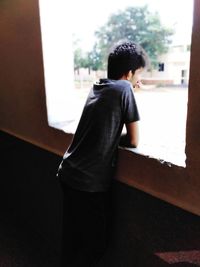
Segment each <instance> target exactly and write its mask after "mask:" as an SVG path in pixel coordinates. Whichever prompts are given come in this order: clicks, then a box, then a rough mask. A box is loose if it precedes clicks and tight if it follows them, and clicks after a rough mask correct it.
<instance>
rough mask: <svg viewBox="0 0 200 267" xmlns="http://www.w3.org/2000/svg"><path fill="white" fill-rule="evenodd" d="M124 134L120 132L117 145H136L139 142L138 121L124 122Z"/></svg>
mask: <svg viewBox="0 0 200 267" xmlns="http://www.w3.org/2000/svg"><path fill="white" fill-rule="evenodd" d="M125 126H126V134H122V135H121V138H120V142H119V145H120V146H125V147H133V148H135V147H137V146H138V142H139V127H138V121H135V122H130V123H127V124H125Z"/></svg>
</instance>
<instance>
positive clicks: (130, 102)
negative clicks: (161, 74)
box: [122, 86, 140, 123]
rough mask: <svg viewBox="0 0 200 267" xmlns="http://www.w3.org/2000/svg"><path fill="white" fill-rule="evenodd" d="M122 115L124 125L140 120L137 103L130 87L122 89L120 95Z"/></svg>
mask: <svg viewBox="0 0 200 267" xmlns="http://www.w3.org/2000/svg"><path fill="white" fill-rule="evenodd" d="M122 114H123V120H124V123H130V122H134V121H138V120H140V115H139V111H138V107H137V103H136V100H135V96H134V93H133V89H132V88H131V86H130V87H126V88H124V90H123V93H122Z"/></svg>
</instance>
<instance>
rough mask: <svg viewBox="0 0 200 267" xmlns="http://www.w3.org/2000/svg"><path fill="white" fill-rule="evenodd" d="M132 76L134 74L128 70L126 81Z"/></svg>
mask: <svg viewBox="0 0 200 267" xmlns="http://www.w3.org/2000/svg"><path fill="white" fill-rule="evenodd" d="M133 75H134V72H133V71H132V70H129V72H128V73H127V80H130V79H131V78H132V77H133Z"/></svg>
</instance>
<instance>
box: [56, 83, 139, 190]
mask: <svg viewBox="0 0 200 267" xmlns="http://www.w3.org/2000/svg"><path fill="white" fill-rule="evenodd" d="M137 120H139V114H138V109H137V105H136V102H135V98H134V94H133V88H132V85H131V83H130V82H129V81H126V80H109V79H100V82H99V83H98V84H94V85H93V88H92V89H91V91H90V93H89V95H88V98H87V100H86V103H85V106H84V109H83V112H82V116H81V118H80V121H79V124H78V127H77V130H76V132H75V134H74V137H73V140H72V143H71V145H70V146H69V148H68V150H67V151H66V153H65V154H64V157H63V161H62V163H61V165H60V167H59V171H58V176H59V177H60V179H61V180H62V181H63V182H65V183H67V184H68V185H69V186H71V187H73V188H75V189H77V190H83V191H89V192H100V191H106V190H107V189H108V188H109V186H110V182H111V178H112V176H113V171H114V167H115V162H116V156H117V148H118V145H119V140H120V136H121V132H122V129H123V125H124V123H130V122H134V121H137Z"/></svg>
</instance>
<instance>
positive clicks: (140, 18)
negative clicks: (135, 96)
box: [77, 5, 173, 70]
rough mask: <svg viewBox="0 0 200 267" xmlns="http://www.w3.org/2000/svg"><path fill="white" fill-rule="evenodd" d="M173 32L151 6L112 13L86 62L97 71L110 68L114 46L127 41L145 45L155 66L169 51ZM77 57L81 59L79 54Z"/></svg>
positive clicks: (97, 32)
mask: <svg viewBox="0 0 200 267" xmlns="http://www.w3.org/2000/svg"><path fill="white" fill-rule="evenodd" d="M172 35H173V30H172V29H168V28H166V27H164V26H163V25H162V24H161V21H160V17H159V15H158V13H151V12H150V11H149V10H148V6H147V5H145V6H143V7H128V8H126V9H125V10H124V11H118V12H117V13H116V14H112V15H111V16H110V17H109V19H108V21H107V22H106V23H105V25H103V26H101V27H100V28H99V29H98V30H97V31H96V32H95V36H96V43H95V44H94V47H93V50H92V51H91V52H90V53H88V55H87V60H86V61H87V64H88V65H90V66H91V68H92V69H93V70H97V69H106V63H107V56H108V53H109V51H110V49H111V48H112V47H113V46H114V45H116V44H117V43H118V42H120V41H122V40H124V41H125V40H126V41H134V42H137V43H139V44H141V45H142V47H143V48H144V49H145V51H146V52H147V54H148V56H149V59H150V62H151V65H152V66H155V65H156V64H157V58H158V56H159V55H161V54H163V53H165V52H167V50H168V47H169V44H170V42H171V36H172ZM77 60H78V61H79V62H81V60H80V59H79V57H78V55H77Z"/></svg>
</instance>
